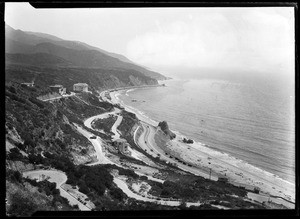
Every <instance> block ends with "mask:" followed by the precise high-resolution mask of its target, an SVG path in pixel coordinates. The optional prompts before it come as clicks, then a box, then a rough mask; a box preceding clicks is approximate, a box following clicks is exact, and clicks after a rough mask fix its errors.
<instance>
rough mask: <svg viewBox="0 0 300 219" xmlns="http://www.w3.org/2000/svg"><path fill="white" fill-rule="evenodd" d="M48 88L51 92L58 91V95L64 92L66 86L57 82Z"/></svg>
mask: <svg viewBox="0 0 300 219" xmlns="http://www.w3.org/2000/svg"><path fill="white" fill-rule="evenodd" d="M50 89H51V91H52V92H55V93H59V94H60V95H64V94H66V88H64V87H63V86H62V85H59V84H56V85H52V86H50Z"/></svg>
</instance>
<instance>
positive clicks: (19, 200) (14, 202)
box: [7, 193, 37, 217]
mask: <svg viewBox="0 0 300 219" xmlns="http://www.w3.org/2000/svg"><path fill="white" fill-rule="evenodd" d="M36 210H37V206H36V204H34V203H33V201H32V200H31V199H30V198H29V197H23V196H22V195H20V194H19V193H15V194H13V195H12V196H11V205H10V207H9V210H8V212H7V213H8V214H9V215H10V216H16V217H20V216H22V217H24V216H25V217H26V216H27V217H28V216H31V215H32V214H33V213H34V212H35V211H36Z"/></svg>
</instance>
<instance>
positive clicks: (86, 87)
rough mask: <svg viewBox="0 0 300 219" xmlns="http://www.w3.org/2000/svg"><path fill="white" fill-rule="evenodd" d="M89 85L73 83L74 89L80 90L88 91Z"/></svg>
mask: <svg viewBox="0 0 300 219" xmlns="http://www.w3.org/2000/svg"><path fill="white" fill-rule="evenodd" d="M88 87H89V86H88V85H87V84H86V83H77V84H74V85H73V90H74V91H79V92H82V91H83V92H88Z"/></svg>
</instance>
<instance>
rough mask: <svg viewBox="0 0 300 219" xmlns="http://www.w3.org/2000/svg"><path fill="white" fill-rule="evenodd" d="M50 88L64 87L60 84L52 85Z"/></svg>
mask: <svg viewBox="0 0 300 219" xmlns="http://www.w3.org/2000/svg"><path fill="white" fill-rule="evenodd" d="M50 87H63V86H62V85H60V84H56V85H51V86H50Z"/></svg>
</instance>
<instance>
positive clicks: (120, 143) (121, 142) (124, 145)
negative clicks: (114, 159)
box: [113, 139, 131, 155]
mask: <svg viewBox="0 0 300 219" xmlns="http://www.w3.org/2000/svg"><path fill="white" fill-rule="evenodd" d="M113 145H114V146H115V147H116V148H117V149H118V151H119V152H120V153H121V154H125V155H130V154H131V153H130V151H129V150H128V147H129V146H130V145H129V144H128V142H127V141H126V140H125V139H117V140H115V141H114V142H113Z"/></svg>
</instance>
